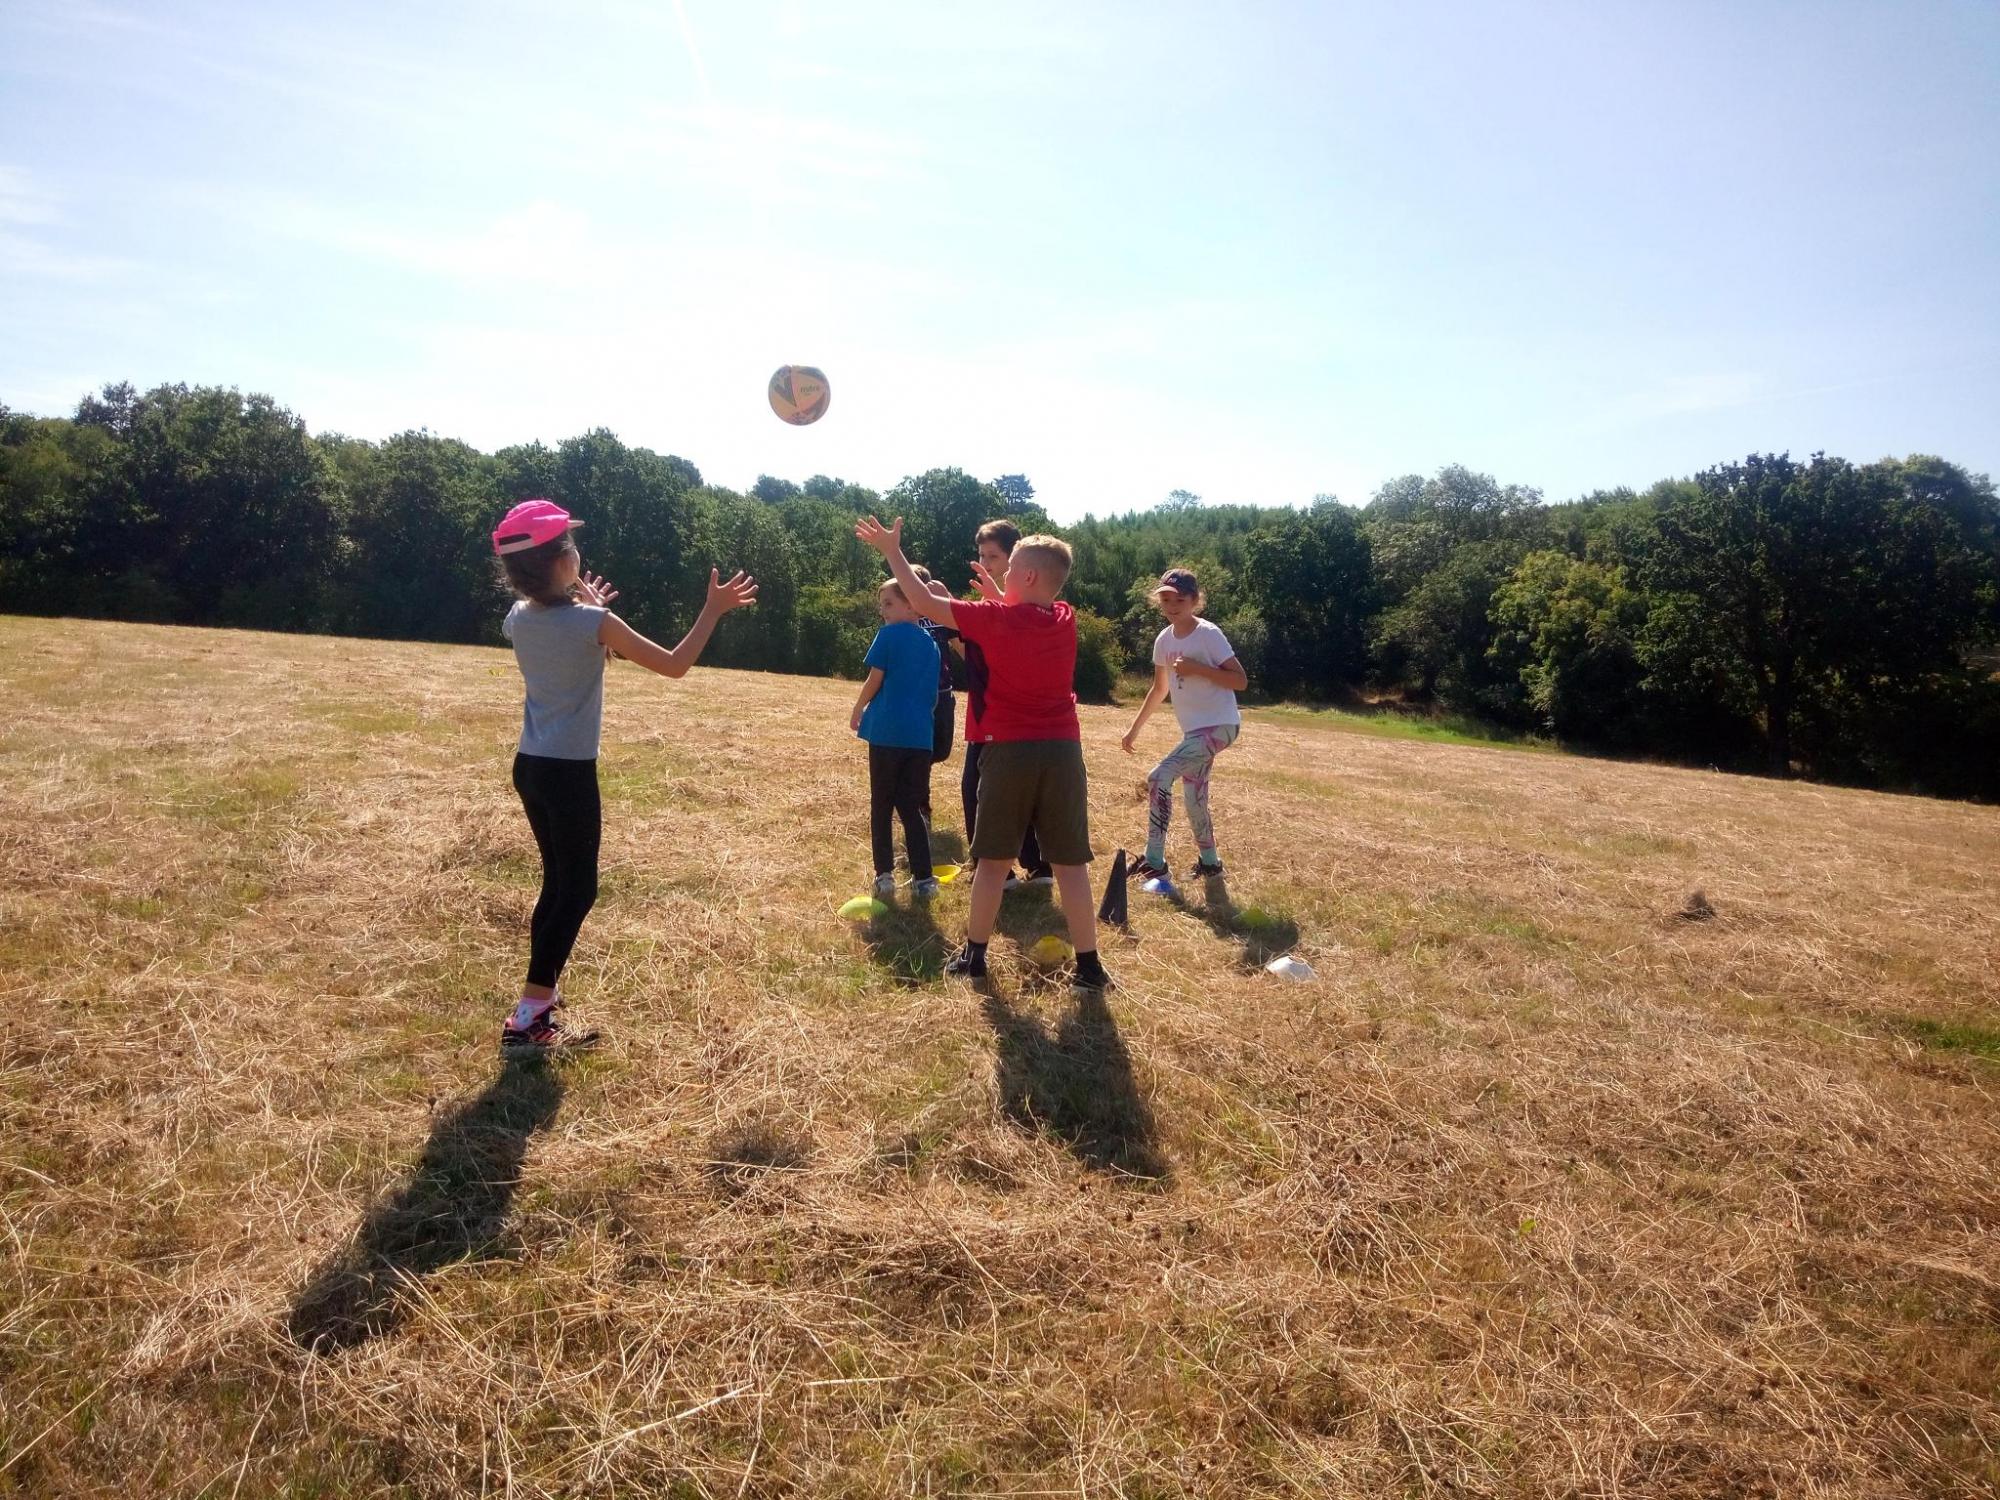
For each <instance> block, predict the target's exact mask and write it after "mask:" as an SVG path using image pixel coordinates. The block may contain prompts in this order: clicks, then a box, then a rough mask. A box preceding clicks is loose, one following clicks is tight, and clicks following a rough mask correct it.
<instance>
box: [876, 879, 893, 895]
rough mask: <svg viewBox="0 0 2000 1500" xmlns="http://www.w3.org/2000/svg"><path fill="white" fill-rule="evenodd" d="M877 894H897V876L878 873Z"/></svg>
mask: <svg viewBox="0 0 2000 1500" xmlns="http://www.w3.org/2000/svg"><path fill="white" fill-rule="evenodd" d="M875 894H876V895H878V896H893V895H895V894H896V877H895V876H894V875H877V876H876V877H875Z"/></svg>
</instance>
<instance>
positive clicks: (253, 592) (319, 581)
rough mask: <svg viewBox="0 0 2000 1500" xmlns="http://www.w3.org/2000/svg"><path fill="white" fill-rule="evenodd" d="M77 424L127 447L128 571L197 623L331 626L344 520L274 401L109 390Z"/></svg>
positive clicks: (312, 451)
mask: <svg viewBox="0 0 2000 1500" xmlns="http://www.w3.org/2000/svg"><path fill="white" fill-rule="evenodd" d="M104 394H105V399H104V400H103V401H96V400H93V399H86V401H85V402H84V403H83V404H82V405H81V406H80V407H79V409H78V421H79V422H81V423H84V424H85V425H91V426H98V427H100V428H101V429H103V430H105V431H108V432H110V433H112V434H113V435H114V436H120V437H121V438H122V446H123V451H124V458H125V470H126V473H125V485H126V488H127V489H128V490H129V492H130V496H131V500H130V502H129V503H121V504H120V505H119V506H118V509H119V510H120V512H122V514H123V516H124V518H125V520H126V525H125V527H124V528H123V529H124V532H125V534H124V536H123V537H122V538H121V541H122V544H123V545H124V547H125V548H126V549H127V560H128V568H132V569H137V570H138V571H140V572H143V573H148V574H150V575H151V576H152V578H153V579H154V580H156V581H157V583H158V585H159V587H160V589H161V591H162V593H163V594H164V595H165V597H166V598H168V599H171V600H173V601H176V604H177V612H176V618H179V619H183V620H186V621H188V622H189V623H192V624H203V625H207V624H222V625H259V626H263V627H266V628H272V629H285V630H303V629H312V628H315V627H323V626H324V625H325V623H326V620H327V607H328V602H329V596H330V592H331V586H332V583H333V579H334V577H335V575H336V573H337V572H338V571H339V567H340V561H341V559H340V547H341V542H342V538H343V535H344V531H345V525H344V522H345V517H344V516H343V515H342V514H341V512H340V495H339V487H338V485H337V483H336V482H335V478H334V474H333V470H332V467H331V465H330V464H329V463H328V462H327V460H326V456H325V454H324V453H322V452H321V451H320V449H319V448H318V446H317V445H316V444H315V443H314V442H313V441H312V439H311V438H310V437H309V436H308V435H307V433H306V426H305V423H304V422H303V421H301V420H300V419H299V418H298V417H296V416H294V415H293V414H292V413H291V412H289V411H287V410H285V409H284V408H283V407H281V406H279V405H278V404H277V403H276V402H275V401H273V400H272V399H271V398H270V397H269V396H261V395H251V396H247V397H246V396H244V395H242V394H240V393H239V392H237V391H234V390H224V389H222V388H220V387H216V386H197V387H193V388H190V387H188V386H185V385H172V386H166V385H163V386H159V387H157V388H155V389H154V390H151V391H148V392H147V393H146V394H145V395H144V396H142V397H133V396H132V395H131V394H130V387H129V386H126V387H107V388H106V390H105V393H104Z"/></svg>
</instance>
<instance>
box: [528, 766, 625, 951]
mask: <svg viewBox="0 0 2000 1500" xmlns="http://www.w3.org/2000/svg"><path fill="white" fill-rule="evenodd" d="M514 790H515V791H517V792H519V793H520V794H521V806H522V807H523V808H525V809H526V810H527V814H528V826H529V827H530V828H532V829H534V831H535V847H536V848H538V849H540V850H541V851H542V895H541V899H540V900H539V901H537V902H536V903H535V915H534V916H533V917H532V918H531V919H530V920H529V924H528V983H529V984H542V985H548V986H549V987H550V988H554V986H555V982H556V980H557V979H558V978H560V977H561V975H562V971H563V965H564V964H565V963H567V962H569V950H570V949H571V948H573V947H574V946H575V945H576V934H577V932H578V930H579V929H580V928H581V927H582V926H583V919H584V918H585V917H586V916H588V915H589V914H590V908H591V906H592V905H593V904H595V902H596V901H597V845H598V839H599V836H600V834H601V833H602V830H603V826H604V812H603V805H602V804H601V803H600V802H599V801H598V797H597V762H596V761H594V760H555V759H553V758H551V757H549V756H546V755H516V756H515V757H514Z"/></svg>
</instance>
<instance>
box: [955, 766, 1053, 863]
mask: <svg viewBox="0 0 2000 1500" xmlns="http://www.w3.org/2000/svg"><path fill="white" fill-rule="evenodd" d="M983 748H984V746H983V745H982V744H981V742H980V741H978V740H967V741H966V742H965V772H964V774H963V775H961V776H960V777H959V780H958V795H959V797H960V799H961V800H962V801H963V802H964V803H965V842H966V846H967V847H968V848H970V847H971V844H972V835H973V832H974V830H975V829H976V828H977V826H978V823H979V752H980V750H982V749H983ZM1021 866H1022V868H1023V869H1026V870H1038V869H1040V868H1041V866H1042V846H1041V842H1040V841H1039V840H1038V839H1036V837H1035V830H1034V826H1033V825H1032V824H1031V825H1029V828H1028V831H1027V833H1026V834H1025V835H1023V837H1022V839H1021Z"/></svg>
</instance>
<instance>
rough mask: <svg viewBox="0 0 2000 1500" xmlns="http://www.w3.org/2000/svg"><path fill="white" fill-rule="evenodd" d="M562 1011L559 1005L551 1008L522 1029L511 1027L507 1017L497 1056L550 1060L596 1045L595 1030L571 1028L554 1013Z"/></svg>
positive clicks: (512, 1023)
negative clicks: (558, 1054) (565, 1053)
mask: <svg viewBox="0 0 2000 1500" xmlns="http://www.w3.org/2000/svg"><path fill="white" fill-rule="evenodd" d="M561 1008H562V1005H561V1002H557V1003H556V1004H555V1005H551V1006H550V1007H549V1008H548V1009H547V1010H545V1011H543V1012H542V1013H541V1014H540V1015H539V1016H536V1017H535V1019H534V1020H532V1021H530V1022H529V1023H528V1024H527V1025H526V1026H525V1027H518V1026H516V1025H515V1024H514V1018H513V1017H512V1016H509V1017H508V1018H507V1021H506V1024H505V1025H503V1026H502V1027H501V1028H500V1053H501V1055H502V1056H503V1057H552V1056H554V1055H555V1054H556V1053H558V1052H573V1051H579V1050H581V1049H583V1048H585V1047H591V1046H595V1045H596V1043H597V1037H598V1033H597V1029H596V1028H595V1027H580V1026H572V1025H570V1024H569V1022H567V1021H565V1020H563V1018H562V1017H561V1016H558V1015H557V1014H556V1012H557V1011H558V1010H560V1009H561Z"/></svg>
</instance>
